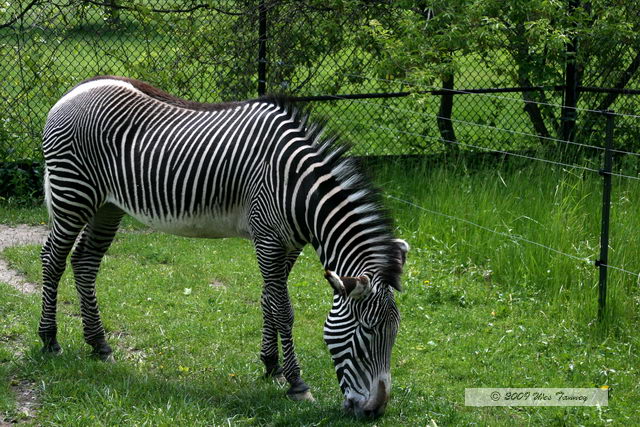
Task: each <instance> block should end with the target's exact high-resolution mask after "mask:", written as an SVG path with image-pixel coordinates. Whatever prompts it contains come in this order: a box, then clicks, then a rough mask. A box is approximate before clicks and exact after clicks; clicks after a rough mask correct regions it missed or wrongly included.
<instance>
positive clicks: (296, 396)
mask: <svg viewBox="0 0 640 427" xmlns="http://www.w3.org/2000/svg"><path fill="white" fill-rule="evenodd" d="M287 397H288V398H289V399H291V400H295V401H299V402H303V401H304V402H311V403H315V401H316V399H315V398H314V397H313V395H312V394H311V392H310V391H309V390H307V391H303V392H302V393H287Z"/></svg>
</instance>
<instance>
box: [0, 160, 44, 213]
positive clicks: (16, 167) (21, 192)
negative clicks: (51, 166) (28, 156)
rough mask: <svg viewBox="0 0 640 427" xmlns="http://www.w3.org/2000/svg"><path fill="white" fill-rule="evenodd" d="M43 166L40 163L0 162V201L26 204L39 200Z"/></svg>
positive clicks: (41, 195)
mask: <svg viewBox="0 0 640 427" xmlns="http://www.w3.org/2000/svg"><path fill="white" fill-rule="evenodd" d="M42 185H43V166H42V164H41V163H37V162H30V161H23V162H1V163H0V201H2V202H6V201H10V202H12V203H16V204H18V205H28V204H33V203H34V202H36V201H38V200H41V199H42V197H43V193H42Z"/></svg>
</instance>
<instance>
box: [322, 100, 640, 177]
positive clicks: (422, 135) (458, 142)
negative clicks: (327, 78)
mask: <svg viewBox="0 0 640 427" xmlns="http://www.w3.org/2000/svg"><path fill="white" fill-rule="evenodd" d="M383 107H387V108H390V107H388V106H384V105H383ZM332 121H335V122H342V123H354V124H358V125H360V126H364V127H369V128H376V129H383V130H387V131H390V132H395V133H402V134H406V135H411V136H417V137H421V138H428V139H431V140H437V141H441V142H446V143H449V144H456V145H461V146H465V147H471V148H476V149H481V150H488V151H491V152H494V153H501V154H506V155H509V156H515V157H521V158H524V159H529V160H535V161H538V162H544V163H550V164H555V165H559V166H565V167H568V168H577V169H582V170H586V171H589V172H596V173H602V174H608V175H612V176H617V177H620V178H628V179H633V180H637V181H640V177H638V176H633V175H625V174H622V173H617V172H606V171H603V170H600V169H593V168H589V167H587V166H580V165H571V164H568V163H562V162H556V161H553V160H547V159H541V158H539V157H533V156H527V155H524V154H518V153H513V152H511V151H504V150H498V149H493V148H487V147H482V146H479V145H474V144H469V143H464V142H460V141H451V140H448V139H444V138H440V137H435V136H430V135H424V134H421V133H416V132H409V131H402V130H399V129H394V128H389V127H386V126H379V125H371V124H364V123H362V122H356V121H352V120H345V119H333V120H332Z"/></svg>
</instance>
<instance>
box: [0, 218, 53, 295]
mask: <svg viewBox="0 0 640 427" xmlns="http://www.w3.org/2000/svg"><path fill="white" fill-rule="evenodd" d="M47 232H48V230H47V227H45V226H43V225H35V226H32V225H17V226H14V227H10V226H7V225H2V224H0V253H2V251H3V250H4V249H6V248H8V247H10V246H20V245H37V244H43V243H44V240H45V239H46V236H47ZM0 282H4V283H8V284H10V285H11V286H13V287H14V288H16V289H17V290H19V291H20V292H22V293H26V294H33V293H36V292H38V291H39V289H40V286H39V285H37V284H35V283H30V282H27V280H26V279H25V277H24V276H23V275H22V274H20V273H19V272H18V271H15V270H12V269H11V268H9V265H8V264H7V262H6V261H5V260H4V259H2V257H0Z"/></svg>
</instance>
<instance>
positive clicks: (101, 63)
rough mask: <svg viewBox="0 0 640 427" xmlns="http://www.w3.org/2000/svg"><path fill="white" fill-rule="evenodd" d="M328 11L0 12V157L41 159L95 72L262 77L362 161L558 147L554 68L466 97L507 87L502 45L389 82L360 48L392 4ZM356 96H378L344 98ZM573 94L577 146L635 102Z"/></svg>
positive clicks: (151, 3)
mask: <svg viewBox="0 0 640 427" xmlns="http://www.w3.org/2000/svg"><path fill="white" fill-rule="evenodd" d="M329 3H330V6H321V5H320V2H292V1H277V0H271V1H268V0H264V1H257V0H256V1H220V2H207V1H202V2H199V1H197V0H196V1H178V0H157V1H155V0H144V1H136V2H126V1H122V0H66V1H44V0H42V1H40V0H31V1H26V0H20V1H14V2H6V3H0V4H1V5H2V11H3V13H2V14H1V15H0V57H2V62H0V96H1V97H2V99H3V102H2V104H0V162H7V161H18V160H22V159H31V160H36V161H37V160H39V159H40V158H41V154H40V134H41V130H42V128H43V124H44V121H45V118H46V115H47V111H48V110H49V108H50V107H51V106H52V105H53V104H54V103H55V102H56V100H57V99H58V98H59V97H60V96H61V95H62V94H63V93H64V92H65V91H66V90H68V89H69V88H71V87H73V86H74V85H75V84H77V83H78V82H80V81H82V80H83V79H85V78H88V77H91V76H95V75H101V74H115V75H124V76H128V77H133V78H138V79H141V80H145V81H148V82H150V83H152V84H154V85H156V86H158V87H160V88H162V89H164V90H166V91H168V92H171V93H173V94H175V95H178V96H181V97H185V98H189V99H193V100H198V101H206V102H216V101H223V100H231V99H245V98H253V97H256V96H258V95H259V91H260V89H259V87H260V84H261V82H260V81H261V80H263V82H262V84H263V86H262V87H266V91H267V92H271V93H284V94H289V95H293V96H298V97H313V96H319V95H324V96H326V97H325V100H324V101H317V102H316V101H314V102H311V103H310V104H311V110H312V111H313V113H314V114H317V115H319V116H323V117H324V118H326V119H328V120H329V124H328V126H329V127H330V128H332V129H335V130H337V131H339V132H340V133H341V134H342V135H343V137H344V138H345V139H347V140H349V141H351V142H352V143H353V144H354V154H360V155H372V154H375V155H381V154H423V153H434V152H441V151H445V150H460V149H463V150H486V149H490V150H523V149H531V148H536V147H539V146H541V145H545V144H551V143H553V142H554V141H555V140H561V139H563V137H562V136H561V132H560V131H559V129H560V128H561V127H562V126H563V122H564V121H566V120H567V117H568V116H567V115H565V114H564V113H563V109H562V105H563V102H564V101H565V98H566V91H565V90H564V87H565V86H566V79H565V78H564V77H565V76H563V74H562V72H559V73H557V75H556V76H555V77H554V76H552V77H550V78H546V79H545V80H544V87H538V88H536V89H531V90H529V91H528V92H526V93H524V94H523V93H522V92H519V91H511V92H500V91H493V93H475V92H474V90H475V89H478V88H484V89H487V88H491V89H495V88H508V87H511V86H514V78H513V75H514V74H515V73H517V72H518V71H517V69H518V65H517V64H516V63H514V59H513V57H512V56H510V55H509V54H508V52H507V51H506V50H500V49H496V50H494V51H493V52H492V54H491V55H490V57H487V56H486V55H485V56H481V55H478V54H475V53H469V52H456V53H453V54H452V56H455V58H454V59H455V64H456V67H455V69H454V70H453V71H452V72H451V74H450V75H449V76H448V78H447V76H445V77H442V76H440V77H438V78H435V79H434V78H432V79H419V80H416V79H414V78H413V77H412V74H411V73H410V72H409V70H401V71H402V72H400V73H399V75H385V74H383V73H381V72H380V69H379V67H377V65H378V62H379V61H380V56H379V55H382V54H384V55H386V56H387V57H388V56H389V55H390V53H389V52H388V51H386V52H378V54H379V55H378V54H377V53H376V52H377V51H376V49H369V48H368V45H367V43H368V41H367V40H364V39H366V34H367V32H366V31H364V32H363V31H362V28H363V27H366V26H367V25H368V24H369V23H370V22H372V20H376V19H378V18H380V19H382V18H381V17H383V16H386V17H389V14H393V13H396V12H394V11H393V10H392V6H389V5H390V4H392V3H393V2H391V3H389V2H380V3H384V5H385V7H374V6H375V4H376V2H373V4H374V6H370V7H367V8H364V9H358V8H351V9H349V8H340V7H337V6H336V5H335V4H337V3H336V2H329ZM338 3H339V2H338ZM390 10H391V12H390ZM391 18H393V16H392V17H391ZM375 22H377V21H375ZM261 23H262V25H261ZM363 34H364V35H363ZM261 46H262V47H263V50H261V49H260V48H261ZM628 55H631V53H629V54H628ZM623 56H624V55H623ZM628 59H629V60H631V59H632V58H631V57H629V58H628ZM261 73H262V74H264V75H262V76H261ZM454 78H455V79H454ZM582 80H583V81H584V82H589V79H588V78H583V79H582ZM611 81H612V86H614V83H615V78H613V77H612V80H611ZM528 83H529V84H532V85H533V84H537V82H528ZM519 86H522V84H521V85H519ZM443 87H444V89H453V88H455V89H456V90H458V91H459V92H451V91H447V90H445V91H442V89H443ZM634 87H635V88H636V89H638V88H640V86H639V85H638V79H637V78H635V79H634V78H631V79H630V81H628V82H626V84H625V88H626V89H629V88H634ZM630 93H631V92H630ZM353 94H374V95H373V96H370V97H367V96H365V97H356V99H344V98H350V96H351V95H353ZM578 94H579V99H578V102H577V104H576V105H577V107H578V108H579V110H577V111H578V113H577V120H578V126H577V129H578V130H577V131H575V132H574V134H573V135H572V136H571V138H572V139H574V138H576V139H580V141H582V142H584V143H586V144H591V143H593V144H600V143H601V140H602V137H601V135H602V125H601V124H598V123H597V122H593V123H592V122H590V121H589V120H588V118H589V117H590V113H589V112H588V111H584V110H582V109H598V107H600V106H604V107H605V108H607V109H614V110H618V111H621V112H624V113H627V114H636V113H637V112H638V111H639V109H638V106H640V96H638V95H635V94H629V93H621V94H617V93H616V94H614V96H613V99H610V98H611V96H612V94H611V93H610V92H609V93H597V92H584V91H582V92H580V91H579V92H578ZM327 95H328V96H327ZM523 99H524V100H527V101H529V102H523ZM572 111H575V110H572ZM536 118H537V119H536ZM638 122H639V121H638V120H629V121H628V122H625V121H624V120H621V121H619V124H618V129H616V135H617V138H616V141H617V143H618V144H619V145H620V146H621V147H629V146H631V145H633V144H637V142H636V141H637V140H638V136H639V134H640V129H639V128H638ZM594 135H595V137H594ZM634 148H635V147H634Z"/></svg>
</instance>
